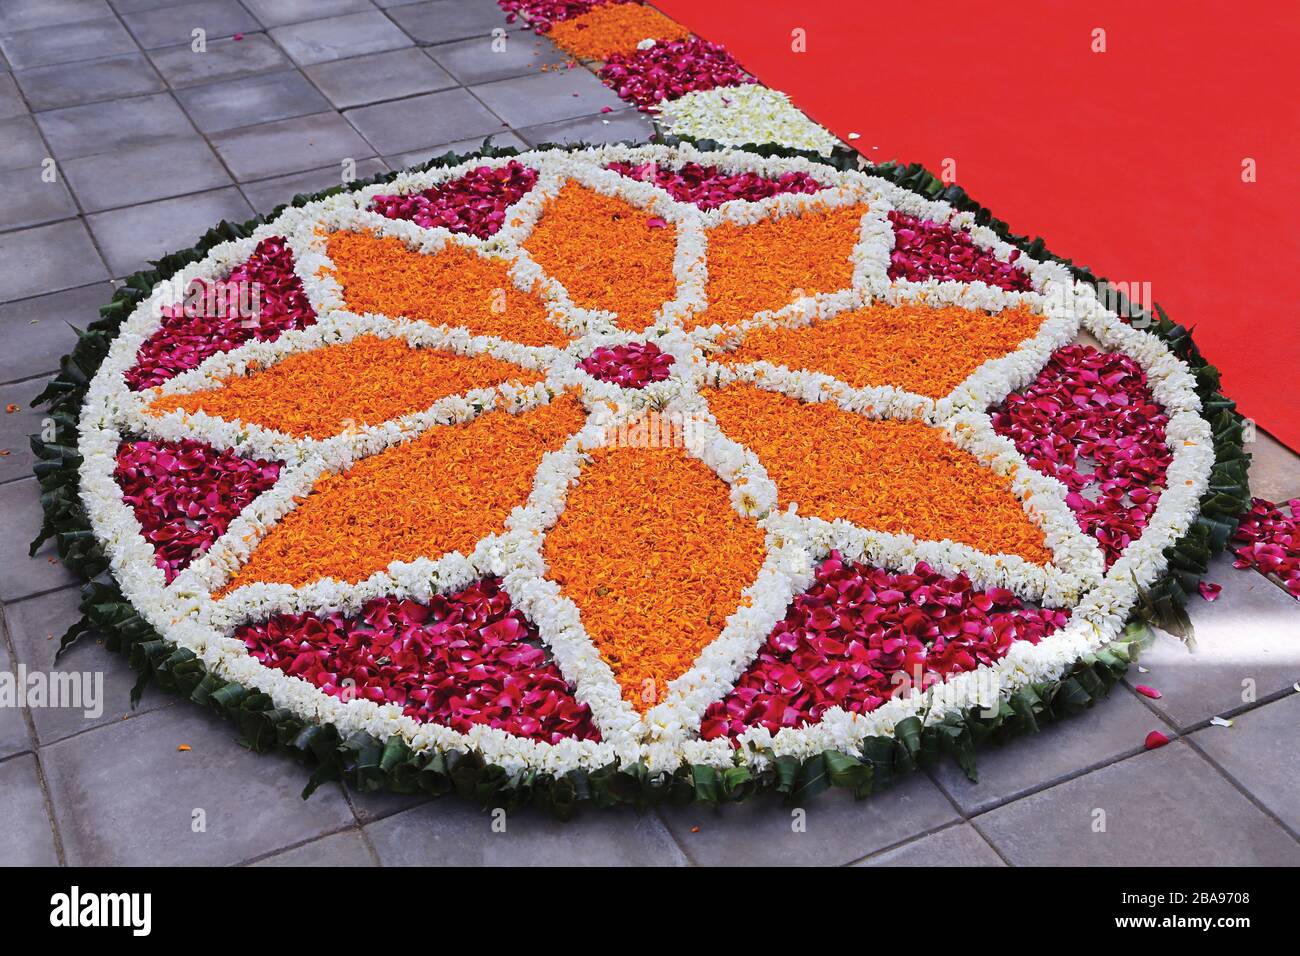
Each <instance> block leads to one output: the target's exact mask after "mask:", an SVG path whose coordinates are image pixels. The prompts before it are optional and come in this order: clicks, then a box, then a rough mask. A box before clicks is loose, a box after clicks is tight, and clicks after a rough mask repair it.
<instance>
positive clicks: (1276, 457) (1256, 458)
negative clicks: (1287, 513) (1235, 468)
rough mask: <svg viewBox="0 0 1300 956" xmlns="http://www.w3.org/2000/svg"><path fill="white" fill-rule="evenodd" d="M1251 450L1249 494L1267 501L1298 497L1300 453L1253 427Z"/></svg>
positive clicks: (1248, 448) (1249, 450) (1247, 447)
mask: <svg viewBox="0 0 1300 956" xmlns="http://www.w3.org/2000/svg"><path fill="white" fill-rule="evenodd" d="M1246 451H1248V452H1250V456H1251V458H1250V493H1251V494H1252V495H1254V496H1256V497H1257V498H1267V499H1268V500H1269V501H1279V502H1280V501H1290V500H1291V499H1292V498H1300V455H1297V454H1296V453H1295V452H1293V451H1292V450H1291V449H1290V448H1287V447H1286V446H1285V445H1283V444H1282V443H1281V442H1280V441H1278V440H1277V439H1276V438H1274V437H1273V436H1272V435H1270V434H1268V433H1267V432H1265V431H1261V430H1259V429H1256V431H1255V440H1254V441H1253V442H1251V443H1250V444H1249V445H1247V446H1246Z"/></svg>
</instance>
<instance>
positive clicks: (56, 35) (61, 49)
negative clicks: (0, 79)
mask: <svg viewBox="0 0 1300 956" xmlns="http://www.w3.org/2000/svg"><path fill="white" fill-rule="evenodd" d="M137 49H138V48H137V47H136V45H135V41H134V40H132V39H131V34H129V33H127V32H126V29H125V28H124V27H123V26H122V24H121V23H119V22H118V21H117V19H116V18H107V19H103V20H86V21H83V22H81V23H67V24H60V25H58V26H53V27H40V28H38V29H35V30H20V31H18V32H17V33H6V34H4V35H0V50H3V51H4V55H5V59H7V60H8V61H9V65H10V66H12V67H13V68H14V70H28V69H31V68H32V67H36V66H49V65H50V64H53V63H74V62H76V61H77V60H93V59H98V58H99V57H104V56H116V55H117V54H119V53H135V52H136V51H137Z"/></svg>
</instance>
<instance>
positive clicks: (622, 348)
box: [578, 342, 674, 388]
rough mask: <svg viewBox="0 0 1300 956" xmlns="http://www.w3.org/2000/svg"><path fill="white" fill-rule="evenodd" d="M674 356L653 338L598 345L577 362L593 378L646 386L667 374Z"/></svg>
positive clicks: (616, 383)
mask: <svg viewBox="0 0 1300 956" xmlns="http://www.w3.org/2000/svg"><path fill="white" fill-rule="evenodd" d="M673 361H674V359H673V357H672V356H671V355H669V354H668V353H667V352H664V351H663V350H661V349H660V348H659V346H657V345H655V344H654V343H653V342H632V343H629V344H627V345H615V346H612V347H609V346H601V347H600V348H598V349H596V350H595V351H593V352H592V353H591V354H590V355H588V356H587V357H586V358H585V359H583V360H582V361H581V362H579V363H578V367H579V368H581V369H582V370H583V371H584V372H586V373H587V374H588V375H590V376H591V377H592V378H597V379H600V380H601V381H602V382H612V383H614V384H615V385H619V386H622V387H623V388H645V387H646V386H647V385H649V384H650V383H651V382H662V381H663V380H664V379H666V378H667V377H668V375H669V372H670V369H671V367H672V364H673Z"/></svg>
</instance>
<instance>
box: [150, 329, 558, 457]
mask: <svg viewBox="0 0 1300 956" xmlns="http://www.w3.org/2000/svg"><path fill="white" fill-rule="evenodd" d="M541 380H542V376H541V375H539V374H538V373H536V372H534V371H531V370H530V369H525V368H521V367H520V366H518V365H514V364H511V363H510V362H503V361H501V360H500V359H495V358H492V357H491V356H488V355H474V356H471V355H460V354H458V353H456V352H447V351H441V350H439V349H428V348H412V347H411V346H410V345H408V344H407V343H406V342H404V341H402V340H401V339H380V338H376V337H374V336H361V337H359V338H356V339H354V340H353V341H351V342H347V343H344V344H342V345H330V346H326V347H325V348H321V349H316V350H315V351H312V352H304V353H303V354H301V355H293V356H290V357H289V358H286V359H285V360H284V361H283V362H279V363H277V364H275V365H273V366H271V367H270V368H268V369H265V370H263V371H260V372H253V373H251V374H249V375H247V376H243V377H234V378H230V379H227V380H226V382H225V383H224V384H223V385H222V387H220V388H215V389H210V390H207V391H202V392H192V393H189V394H186V395H167V396H164V397H162V398H159V399H158V400H157V401H155V402H154V403H153V404H152V405H151V406H150V411H152V412H156V413H158V414H162V413H165V412H169V411H172V410H173V409H177V408H182V409H184V410H185V411H187V412H196V411H203V412H206V413H207V414H209V415H213V416H215V417H217V418H224V419H225V420H227V421H241V422H245V423H248V424H254V425H262V426H263V427H266V428H273V429H276V430H277V431H281V432H284V433H286V434H289V435H293V436H294V437H297V438H301V437H303V436H310V437H312V438H329V437H330V436H332V435H337V434H339V433H340V432H342V431H344V430H345V429H347V428H349V427H360V426H364V425H378V424H380V423H381V422H385V421H388V420H389V419H391V418H398V417H400V416H402V415H409V414H410V413H412V412H418V411H423V410H424V409H426V408H428V407H429V406H430V405H432V404H433V403H434V402H436V401H438V399H440V398H446V397H447V396H448V395H455V394H457V393H459V392H464V391H468V390H469V389H471V388H490V387H492V386H494V385H500V384H501V383H502V382H505V381H516V382H520V383H522V384H526V385H531V384H533V383H535V382H540V381H541Z"/></svg>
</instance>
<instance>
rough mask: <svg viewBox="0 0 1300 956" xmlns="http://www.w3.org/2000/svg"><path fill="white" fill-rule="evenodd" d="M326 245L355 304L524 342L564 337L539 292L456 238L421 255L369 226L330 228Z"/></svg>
mask: <svg viewBox="0 0 1300 956" xmlns="http://www.w3.org/2000/svg"><path fill="white" fill-rule="evenodd" d="M328 251H329V257H330V258H331V259H332V260H333V261H334V266H335V276H336V278H337V279H338V282H339V284H340V285H341V286H342V287H343V298H344V301H345V302H346V303H347V307H348V308H349V309H350V310H351V311H353V312H377V313H380V314H383V315H391V316H398V315H404V316H406V317H407V318H409V319H419V320H421V321H424V322H429V323H431V324H433V325H456V326H460V327H462V328H465V329H468V330H469V331H470V332H472V333H473V334H475V335H495V336H499V337H501V338H506V339H511V340H513V341H515V342H520V343H522V344H524V345H555V346H564V345H567V344H568V341H569V339H568V336H566V335H565V334H564V331H563V330H562V329H560V328H558V327H556V326H555V325H553V324H552V323H551V322H549V321H548V320H547V317H546V316H547V311H546V307H545V306H544V305H543V304H542V302H541V300H540V299H538V298H537V297H536V296H534V295H531V294H529V293H525V292H520V291H519V290H518V289H517V288H515V285H514V283H513V282H512V281H511V279H510V275H509V265H508V264H507V263H506V262H503V261H501V260H497V259H486V258H484V257H483V256H480V255H477V254H476V253H474V252H471V251H469V250H468V249H465V248H462V247H461V246H459V245H457V244H456V243H454V242H449V243H447V245H446V246H444V247H443V248H442V250H441V251H439V252H437V253H435V254H434V255H425V254H423V253H419V252H412V251H411V250H410V249H407V248H406V246H405V245H403V244H402V242H401V241H400V240H398V239H394V238H391V237H384V238H380V237H378V236H375V235H373V234H372V233H369V232H336V233H333V234H332V235H331V236H330V237H329V241H328Z"/></svg>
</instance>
